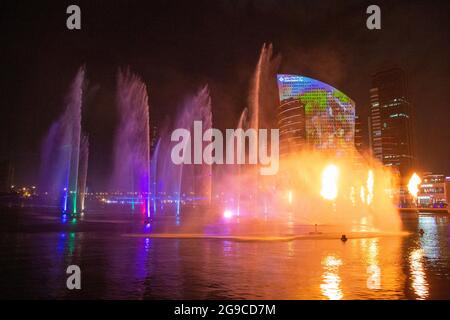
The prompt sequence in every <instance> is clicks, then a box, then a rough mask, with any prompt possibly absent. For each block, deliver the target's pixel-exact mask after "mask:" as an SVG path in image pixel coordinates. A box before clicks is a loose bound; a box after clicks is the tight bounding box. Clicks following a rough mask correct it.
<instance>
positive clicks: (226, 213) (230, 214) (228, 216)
mask: <svg viewBox="0 0 450 320" xmlns="http://www.w3.org/2000/svg"><path fill="white" fill-rule="evenodd" d="M223 217H224V218H225V219H231V218H232V217H233V212H232V211H231V210H225V211H224V212H223Z"/></svg>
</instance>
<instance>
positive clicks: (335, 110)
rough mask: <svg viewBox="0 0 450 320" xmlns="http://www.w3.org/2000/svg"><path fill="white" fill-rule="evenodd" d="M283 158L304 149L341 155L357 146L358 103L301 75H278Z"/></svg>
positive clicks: (321, 83)
mask: <svg viewBox="0 0 450 320" xmlns="http://www.w3.org/2000/svg"><path fill="white" fill-rule="evenodd" d="M277 83H278V90H279V96H280V106H279V107H278V113H277V114H278V128H279V130H280V155H281V156H283V155H288V154H290V153H293V152H297V151H299V150H301V149H302V148H304V147H310V148H313V149H316V150H323V151H329V152H332V153H335V154H337V155H340V154H345V153H347V151H350V150H353V147H354V145H355V103H354V102H353V100H352V99H350V98H349V97H348V96H347V95H345V94H344V93H342V92H341V91H339V90H338V89H336V88H334V87H332V86H330V85H328V84H326V83H324V82H321V81H318V80H315V79H312V78H308V77H304V76H298V75H287V74H279V75H277Z"/></svg>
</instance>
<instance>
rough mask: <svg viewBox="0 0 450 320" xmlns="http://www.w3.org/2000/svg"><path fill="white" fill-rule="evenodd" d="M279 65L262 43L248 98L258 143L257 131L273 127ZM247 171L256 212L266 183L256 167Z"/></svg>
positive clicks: (277, 60) (269, 48) (265, 208)
mask: <svg viewBox="0 0 450 320" xmlns="http://www.w3.org/2000/svg"><path fill="white" fill-rule="evenodd" d="M279 63H280V57H279V56H276V57H274V56H273V47H272V44H268V45H267V44H265V43H264V44H263V46H262V48H261V52H260V55H259V59H258V63H257V65H256V69H255V72H254V75H253V79H252V82H251V87H250V91H249V97H248V117H249V128H250V129H252V130H255V132H256V138H257V141H259V136H258V135H259V132H258V130H259V129H260V128H267V129H269V128H272V127H274V126H275V123H273V120H274V119H275V118H276V117H275V110H276V108H274V106H276V105H277V93H276V82H275V80H274V79H275V75H276V70H277V68H278V66H279ZM255 152H256V153H257V154H258V152H259V145H258V144H257V147H256V151H255ZM247 169H248V170H250V171H251V172H253V174H251V175H250V176H249V177H248V178H249V181H247V183H248V184H249V185H250V186H251V187H250V189H251V190H252V193H253V194H252V195H250V198H253V202H254V203H253V205H252V207H253V210H254V211H258V203H259V201H258V194H259V193H260V189H261V190H264V189H266V187H265V185H266V183H265V181H260V180H261V179H260V177H259V173H258V171H259V169H258V165H256V166H254V168H253V169H252V168H250V167H249V168H247ZM262 203H263V211H264V214H266V213H267V204H266V198H264V199H263V201H262ZM254 214H256V212H254Z"/></svg>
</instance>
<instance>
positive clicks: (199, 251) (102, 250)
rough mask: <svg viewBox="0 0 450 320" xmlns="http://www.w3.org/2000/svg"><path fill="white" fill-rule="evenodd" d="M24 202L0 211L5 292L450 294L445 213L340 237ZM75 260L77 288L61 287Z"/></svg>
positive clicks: (0, 281) (112, 295) (109, 295)
mask: <svg viewBox="0 0 450 320" xmlns="http://www.w3.org/2000/svg"><path fill="white" fill-rule="evenodd" d="M23 211H24V210H17V211H11V210H6V211H5V210H3V211H2V212H0V216H1V218H0V288H1V291H0V298H32V299H36V298H38V299H48V298H56V299H61V298H62V299H66V298H89V299H91V298H103V299H166V298H167V299H450V257H449V255H450V250H449V249H450V229H449V228H450V225H449V221H448V217H447V216H444V215H420V216H418V217H417V216H409V217H408V218H405V217H404V218H403V219H402V220H403V224H404V229H405V230H409V231H411V232H412V233H411V235H409V236H393V237H379V238H366V239H350V240H348V241H347V242H346V243H343V242H341V241H340V240H336V239H335V240H320V239H318V240H295V241H283V242H238V241H229V240H219V239H152V238H145V237H138V238H134V237H128V236H124V234H125V233H131V232H136V230H137V228H138V224H137V223H130V222H129V220H127V219H124V218H123V217H122V219H120V218H115V219H111V218H110V217H108V218H107V215H105V214H103V215H101V214H99V215H96V216H94V215H93V216H91V219H89V218H88V217H87V216H88V214H86V216H85V218H84V220H85V221H77V222H75V221H74V222H72V221H66V222H65V223H63V222H62V221H61V220H60V219H59V218H58V217H57V215H52V214H37V213H26V212H23ZM419 229H423V230H424V231H425V234H424V235H423V236H420V235H419V233H418V230H419ZM70 264H77V265H79V266H80V267H81V270H82V290H80V291H69V290H67V289H66V288H65V282H66V274H65V270H66V268H67V266H68V265H70Z"/></svg>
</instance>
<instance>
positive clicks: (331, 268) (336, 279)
mask: <svg viewBox="0 0 450 320" xmlns="http://www.w3.org/2000/svg"><path fill="white" fill-rule="evenodd" d="M322 265H323V267H324V270H325V272H324V273H323V276H322V278H323V282H322V284H321V285H320V289H321V290H322V294H323V295H324V296H325V297H327V298H328V299H330V300H340V299H342V298H343V297H344V294H343V292H342V290H341V288H340V286H339V285H340V283H341V277H340V276H339V275H338V270H339V266H341V265H342V260H341V259H339V258H336V257H334V256H327V257H326V258H325V259H324V260H323V261H322Z"/></svg>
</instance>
